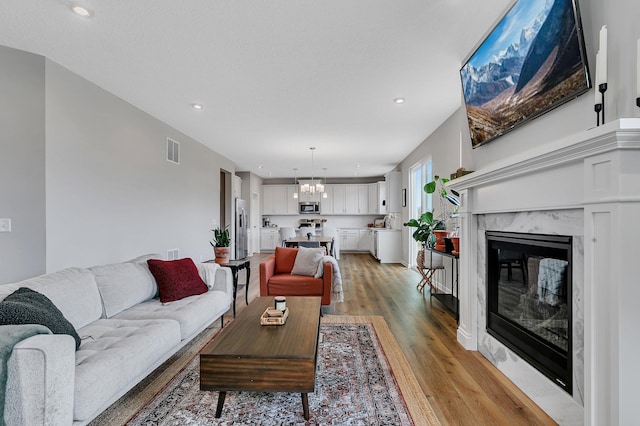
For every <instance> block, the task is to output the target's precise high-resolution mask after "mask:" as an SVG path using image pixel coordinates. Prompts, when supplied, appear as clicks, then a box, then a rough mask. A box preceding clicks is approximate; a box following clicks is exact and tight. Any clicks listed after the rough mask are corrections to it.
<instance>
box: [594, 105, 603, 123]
mask: <svg viewBox="0 0 640 426" xmlns="http://www.w3.org/2000/svg"><path fill="white" fill-rule="evenodd" d="M593 110H594V111H595V112H596V126H600V113H601V112H602V104H595V105H594V106H593Z"/></svg>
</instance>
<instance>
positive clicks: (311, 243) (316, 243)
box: [298, 241, 320, 248]
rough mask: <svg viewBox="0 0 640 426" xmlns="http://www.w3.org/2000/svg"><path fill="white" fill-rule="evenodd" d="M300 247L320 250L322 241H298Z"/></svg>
mask: <svg viewBox="0 0 640 426" xmlns="http://www.w3.org/2000/svg"><path fill="white" fill-rule="evenodd" d="M298 247H307V248H320V241H298Z"/></svg>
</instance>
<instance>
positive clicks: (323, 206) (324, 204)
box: [320, 185, 334, 214]
mask: <svg viewBox="0 0 640 426" xmlns="http://www.w3.org/2000/svg"><path fill="white" fill-rule="evenodd" d="M324 192H325V193H326V194H327V198H324V196H323V197H322V198H320V214H333V199H334V195H333V185H325V186H324Z"/></svg>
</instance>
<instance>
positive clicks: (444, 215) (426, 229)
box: [404, 175, 460, 251]
mask: <svg viewBox="0 0 640 426" xmlns="http://www.w3.org/2000/svg"><path fill="white" fill-rule="evenodd" d="M447 182H449V179H447V178H441V177H439V176H437V175H436V176H435V177H434V178H433V180H432V181H431V182H428V183H427V184H425V186H424V188H423V190H424V192H426V193H427V194H434V193H437V194H438V196H439V200H440V214H439V215H438V216H437V217H436V216H434V214H433V211H430V212H426V213H423V214H422V215H421V216H420V217H419V218H418V219H411V220H409V221H408V222H407V223H405V224H404V226H409V227H413V228H416V230H415V231H414V232H413V239H414V240H416V241H418V242H419V243H420V244H421V245H422V246H423V247H424V246H428V247H434V246H435V248H436V249H437V250H441V251H444V237H445V236H447V235H448V231H446V229H447V226H446V221H447V220H448V219H449V218H450V217H451V216H452V214H455V213H457V212H458V207H459V206H460V199H459V198H458V197H459V195H460V194H458V193H457V192H456V191H453V190H450V191H449V190H447V188H446V186H445V184H446V183H447ZM449 204H453V205H454V206H455V208H454V209H453V213H450V212H449Z"/></svg>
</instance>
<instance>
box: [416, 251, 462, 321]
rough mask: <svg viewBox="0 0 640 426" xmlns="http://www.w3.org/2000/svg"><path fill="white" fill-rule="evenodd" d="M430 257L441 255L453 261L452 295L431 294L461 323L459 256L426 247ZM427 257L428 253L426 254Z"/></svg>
mask: <svg viewBox="0 0 640 426" xmlns="http://www.w3.org/2000/svg"><path fill="white" fill-rule="evenodd" d="M425 250H427V251H428V252H430V253H429V255H430V256H432V254H433V253H436V254H439V255H440V256H442V257H448V258H450V259H451V269H452V273H451V293H434V292H433V291H432V292H430V297H435V298H436V299H438V301H440V303H442V304H443V305H444V306H445V307H446V308H447V309H449V310H450V311H451V312H453V313H455V315H456V323H458V321H460V300H459V299H458V295H459V293H458V284H459V276H458V275H459V268H458V259H459V256H458V255H457V254H451V253H447V252H444V251H439V250H436V249H434V248H432V247H426V248H425ZM425 255H426V253H425ZM454 275H455V293H454Z"/></svg>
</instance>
